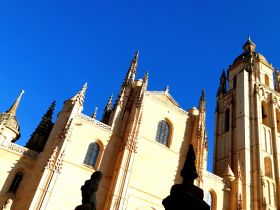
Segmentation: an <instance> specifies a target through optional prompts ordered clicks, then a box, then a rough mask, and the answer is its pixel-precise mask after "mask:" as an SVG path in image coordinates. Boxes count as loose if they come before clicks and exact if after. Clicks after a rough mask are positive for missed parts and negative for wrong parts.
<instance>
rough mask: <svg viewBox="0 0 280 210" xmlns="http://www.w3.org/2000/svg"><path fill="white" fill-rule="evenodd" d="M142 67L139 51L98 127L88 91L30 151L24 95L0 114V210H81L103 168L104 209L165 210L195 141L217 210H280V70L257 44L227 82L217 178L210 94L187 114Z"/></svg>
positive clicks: (45, 128)
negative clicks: (87, 188)
mask: <svg viewBox="0 0 280 210" xmlns="http://www.w3.org/2000/svg"><path fill="white" fill-rule="evenodd" d="M137 65H138V52H136V54H135V56H134V57H133V59H132V61H131V63H130V66H129V69H128V71H127V74H126V76H125V78H124V81H123V83H122V85H121V88H120V90H119V93H118V96H117V98H116V99H115V101H114V102H113V97H112V96H111V97H110V99H109V100H108V102H107V105H106V107H105V108H104V112H103V116H102V119H101V120H100V121H99V120H97V119H96V114H93V115H92V116H87V115H85V114H83V112H82V111H83V102H84V100H85V94H86V89H87V85H86V84H85V85H84V86H83V87H82V89H81V90H80V91H79V92H78V93H77V94H75V95H74V96H73V97H71V98H69V99H67V100H65V102H64V105H63V108H62V110H60V112H59V114H58V116H57V118H56V120H55V122H54V121H53V119H52V115H53V111H54V108H55V103H52V104H51V106H50V107H49V109H48V110H47V111H46V113H45V114H44V115H43V117H42V120H41V122H39V124H38V126H37V128H36V129H35V131H34V132H33V134H32V135H31V137H30V139H29V140H28V142H27V144H26V145H25V146H24V147H23V146H20V145H17V144H16V141H17V139H18V138H19V137H20V129H19V127H20V123H19V121H18V119H17V117H16V112H17V109H18V106H19V103H20V100H21V97H22V94H23V92H21V94H20V95H19V97H18V98H17V99H16V101H15V102H14V103H13V104H12V106H11V107H10V108H9V109H8V110H7V111H6V112H2V113H1V114H0V169H1V170H0V171H1V172H0V209H1V207H2V208H3V209H12V210H27V209H30V210H37V209H40V210H43V209H44V210H64V209H65V210H69V209H74V208H75V207H76V206H78V205H80V204H81V191H80V188H81V186H82V185H83V183H84V181H85V180H87V179H89V178H90V176H91V174H92V173H93V172H94V171H96V170H99V171H101V172H102V173H103V178H102V181H101V183H100V187H99V191H98V194H97V200H98V207H97V209H98V210H163V209H164V208H163V206H162V204H161V202H162V200H163V199H164V198H165V197H166V196H167V195H169V191H170V188H171V186H172V185H173V184H174V183H180V182H181V177H180V170H181V169H182V166H183V163H184V161H185V158H186V153H187V151H188V147H189V145H190V144H192V145H193V146H194V149H195V154H196V168H197V171H198V174H199V177H198V179H196V181H195V184H196V185H197V186H199V187H200V188H202V189H203V190H204V199H205V200H206V201H207V202H208V203H209V204H210V205H211V207H212V209H213V210H236V209H240V210H241V209H244V210H245V209H246V210H249V209H256V210H258V209H261V210H274V209H275V210H276V209H279V208H280V206H279V205H280V204H279V202H278V201H279V200H280V197H279V196H280V183H279V175H280V171H279V161H280V159H279V157H280V155H279V151H278V150H279V149H280V143H279V142H278V141H279V139H278V138H279V133H280V94H279V93H278V92H280V73H279V71H278V70H276V74H275V77H274V76H273V73H274V69H273V67H272V66H271V64H269V63H268V62H267V60H266V59H265V58H264V57H263V56H262V55H261V54H260V53H257V52H256V51H255V44H254V43H253V42H252V41H251V40H250V39H249V40H248V41H247V42H246V43H245V44H244V46H243V53H242V54H241V55H240V56H238V57H237V58H236V59H235V60H234V62H233V64H232V65H231V66H230V67H229V69H228V71H227V72H223V73H222V76H221V78H220V84H219V88H218V92H217V98H216V101H217V106H216V120H215V151H214V173H210V172H208V171H207V170H206V165H207V154H208V142H207V134H206V129H205V118H206V106H205V103H206V102H205V93H204V91H202V94H201V96H200V99H198V106H197V108H196V107H193V108H190V109H188V110H184V109H183V108H182V107H181V106H180V105H179V104H178V103H177V102H176V101H175V99H174V98H173V97H172V96H171V95H170V93H169V88H168V87H167V88H166V89H165V90H163V91H150V90H149V89H148V80H149V78H148V74H145V75H144V76H143V78H142V79H136V70H137ZM150 79H152V78H150ZM87 94H90V93H87ZM18 111H20V110H18Z"/></svg>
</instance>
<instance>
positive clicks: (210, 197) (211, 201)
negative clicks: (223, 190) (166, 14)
mask: <svg viewBox="0 0 280 210" xmlns="http://www.w3.org/2000/svg"><path fill="white" fill-rule="evenodd" d="M203 200H204V201H205V202H206V203H207V204H208V205H209V206H210V210H215V207H214V199H213V195H212V193H211V192H210V191H204V197H203Z"/></svg>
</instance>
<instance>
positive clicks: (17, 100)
mask: <svg viewBox="0 0 280 210" xmlns="http://www.w3.org/2000/svg"><path fill="white" fill-rule="evenodd" d="M23 94H24V90H22V91H21V92H20V94H19V96H18V97H17V99H16V101H15V102H14V103H13V105H12V106H11V107H10V109H8V111H7V113H9V114H13V115H16V111H17V108H18V105H19V102H20V100H21V97H22V95H23Z"/></svg>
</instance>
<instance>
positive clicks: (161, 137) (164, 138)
mask: <svg viewBox="0 0 280 210" xmlns="http://www.w3.org/2000/svg"><path fill="white" fill-rule="evenodd" d="M169 134H170V126H169V125H168V123H167V122H166V121H165V120H161V121H160V122H159V123H158V128H157V135H156V140H157V142H159V143H161V144H164V145H166V146H167V145H168V140H169Z"/></svg>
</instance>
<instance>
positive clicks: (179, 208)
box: [162, 144, 210, 210]
mask: <svg viewBox="0 0 280 210" xmlns="http://www.w3.org/2000/svg"><path fill="white" fill-rule="evenodd" d="M180 174H181V176H182V177H183V183H182V184H175V185H173V186H172V187H171V190H170V195H169V196H167V197H166V198H165V199H164V200H163V201H162V204H163V206H164V208H165V210H210V206H209V205H208V204H207V203H206V202H205V201H203V190H202V189H200V188H199V187H196V186H195V185H194V184H193V182H194V180H195V179H196V178H197V177H198V174H197V171H196V167H195V154H194V149H193V145H192V144H190V146H189V151H188V153H187V157H186V161H185V163H184V166H183V169H182V170H181V173H180Z"/></svg>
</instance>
